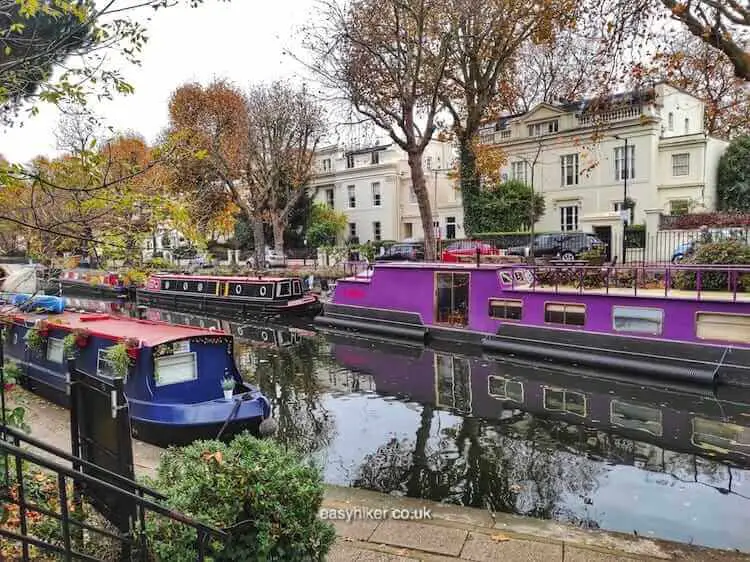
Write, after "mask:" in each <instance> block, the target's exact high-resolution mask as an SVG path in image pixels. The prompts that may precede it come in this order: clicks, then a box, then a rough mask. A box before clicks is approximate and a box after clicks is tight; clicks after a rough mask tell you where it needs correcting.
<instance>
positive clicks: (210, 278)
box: [152, 273, 299, 282]
mask: <svg viewBox="0 0 750 562" xmlns="http://www.w3.org/2000/svg"><path fill="white" fill-rule="evenodd" d="M152 277H169V278H170V279H186V280H188V281H189V280H190V279H195V280H196V281H243V282H249V281H260V282H263V281H268V282H273V281H291V280H292V279H299V277H264V276H257V275H256V276H249V275H247V276H244V277H227V276H224V275H180V274H172V273H154V274H153V275H152Z"/></svg>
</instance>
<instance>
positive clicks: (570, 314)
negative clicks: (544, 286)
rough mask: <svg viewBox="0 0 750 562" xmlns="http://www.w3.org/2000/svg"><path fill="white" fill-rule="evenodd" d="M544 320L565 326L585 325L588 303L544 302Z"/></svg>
mask: <svg viewBox="0 0 750 562" xmlns="http://www.w3.org/2000/svg"><path fill="white" fill-rule="evenodd" d="M544 321H545V322H547V323H549V324H562V325H563V326H584V325H585V324H586V305H585V304H571V303H559V302H548V303H545V304H544Z"/></svg>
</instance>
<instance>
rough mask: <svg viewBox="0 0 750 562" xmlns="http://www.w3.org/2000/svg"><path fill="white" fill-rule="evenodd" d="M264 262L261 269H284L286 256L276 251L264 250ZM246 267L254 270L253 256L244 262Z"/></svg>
mask: <svg viewBox="0 0 750 562" xmlns="http://www.w3.org/2000/svg"><path fill="white" fill-rule="evenodd" d="M264 259H265V262H264V263H263V267H264V268H265V269H269V268H271V267H286V256H285V255H284V253H283V252H279V251H276V250H271V249H269V248H266V254H265V258H264ZM246 265H247V267H250V268H254V267H255V256H251V257H250V259H248V260H247V262H246Z"/></svg>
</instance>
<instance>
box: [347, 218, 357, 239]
mask: <svg viewBox="0 0 750 562" xmlns="http://www.w3.org/2000/svg"><path fill="white" fill-rule="evenodd" d="M356 236H357V223H356V222H350V223H349V238H354V237H356Z"/></svg>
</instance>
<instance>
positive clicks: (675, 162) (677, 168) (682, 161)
mask: <svg viewBox="0 0 750 562" xmlns="http://www.w3.org/2000/svg"><path fill="white" fill-rule="evenodd" d="M689 174H690V154H688V153H687V152H686V153H684V154H673V155H672V175H673V176H687V175H689Z"/></svg>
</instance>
